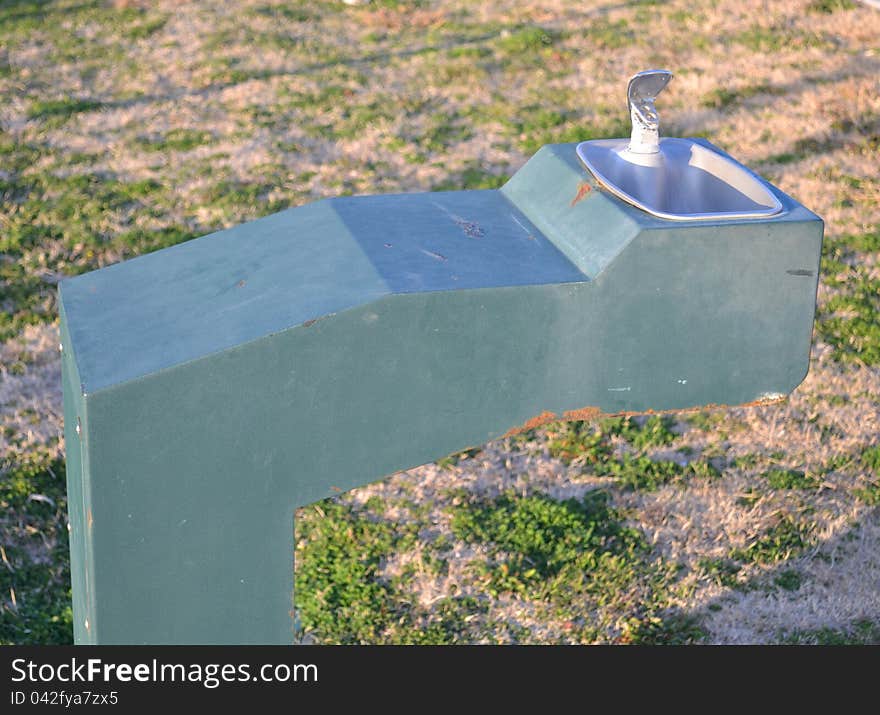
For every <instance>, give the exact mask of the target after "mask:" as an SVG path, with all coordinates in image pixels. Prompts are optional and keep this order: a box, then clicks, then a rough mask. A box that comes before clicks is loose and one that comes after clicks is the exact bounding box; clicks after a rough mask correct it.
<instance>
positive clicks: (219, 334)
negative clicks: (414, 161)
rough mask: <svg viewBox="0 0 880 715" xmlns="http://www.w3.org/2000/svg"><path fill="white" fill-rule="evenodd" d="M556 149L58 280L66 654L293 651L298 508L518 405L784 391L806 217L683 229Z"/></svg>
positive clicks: (563, 407)
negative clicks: (69, 562) (68, 552)
mask: <svg viewBox="0 0 880 715" xmlns="http://www.w3.org/2000/svg"><path fill="white" fill-rule="evenodd" d="M573 156H574V145H560V146H554V147H548V148H545V149H544V150H542V152H539V154H538V155H536V157H535V158H534V159H533V160H532V161H531V162H529V164H527V165H526V166H525V167H524V168H523V169H522V170H521V171H520V172H519V173H518V174H517V175H516V176H515V177H514V178H513V179H512V180H511V182H510V184H508V185H507V186H506V187H505V188H504V190H502V191H501V192H495V191H480V192H450V193H443V194H422V195H400V196H393V197H361V198H357V199H342V200H333V201H329V202H321V203H319V204H317V205H312V206H308V207H303V208H300V209H294V210H291V211H288V212H283V213H282V214H279V215H277V216H275V217H270V219H268V220H264V221H263V222H262V223H261V222H253V223H251V224H246V225H245V226H241V227H237V228H235V229H231V230H229V231H224V232H221V233H218V234H214V235H213V236H209V237H205V238H203V239H198V240H197V241H193V242H190V243H188V244H184V245H182V246H179V247H174V248H171V249H166V250H164V251H160V252H157V253H155V254H152V255H151V256H146V257H143V258H140V259H136V260H133V261H129V262H128V263H125V264H121V265H119V266H114V267H111V268H109V269H103V270H102V271H98V272H96V273H93V274H90V275H87V276H82V277H80V278H76V279H72V280H70V281H66V282H64V283H63V284H62V287H61V301H62V306H63V312H62V325H63V330H62V340H63V343H64V347H65V386H64V387H65V419H66V421H67V424H68V429H67V430H66V439H67V440H68V444H69V445H70V446H69V451H68V460H69V462H70V467H69V470H68V475H69V480H70V485H69V496H70V510H71V527H72V534H71V549H72V552H74V553H73V555H74V560H73V568H74V571H75V576H74V617H75V620H76V621H77V625H76V639H77V642H83V643H85V642H90V643H91V642H97V643H156V642H158V643H222V642H241V643H275V642H289V640H290V637H291V625H292V619H291V608H292V601H291V599H292V590H293V582H292V577H293V569H292V554H293V542H292V535H293V511H294V509H295V508H296V507H297V506H300V505H304V504H308V503H311V502H313V501H315V500H317V499H321V498H324V497H326V496H329V495H331V494H334V493H338V492H339V491H344V490H347V489H351V488H353V487H356V486H359V485H362V484H365V483H368V482H371V481H374V480H376V479H379V478H381V477H383V476H385V475H387V474H389V473H392V472H394V471H397V470H400V469H404V468H407V467H411V466H415V465H418V464H422V463H424V462H427V461H430V460H433V459H436V458H438V457H440V456H443V455H445V454H448V453H450V452H453V451H456V450H460V449H463V448H465V447H468V446H472V445H475V444H481V443H483V442H485V441H486V440H488V439H492V438H494V437H497V436H499V435H502V434H504V433H505V432H506V431H508V430H510V429H511V428H514V427H517V426H518V425H521V424H523V423H525V422H526V421H527V420H530V419H531V418H533V417H535V416H537V415H542V414H544V415H546V414H547V413H553V414H555V415H564V414H565V413H566V412H569V411H576V410H582V409H583V408H590V409H595V410H598V411H603V412H618V411H634V412H635V411H645V410H660V409H681V408H688V407H694V406H699V405H705V404H733V403H736V404H739V403H747V402H751V401H754V400H763V399H767V398H770V397H774V396H779V395H783V394H786V393H788V392H790V391H791V390H792V389H794V388H795V387H796V386H797V384H798V383H799V382H800V381H801V380H802V379H803V377H804V375H805V374H806V371H807V368H808V357H809V346H810V333H811V328H812V320H813V314H814V309H815V292H816V281H817V275H818V263H819V255H820V250H821V238H822V224H821V221H820V220H819V219H818V218H817V217H815V216H814V215H813V214H811V213H809V212H808V211H806V209H803V208H802V207H800V206H799V205H798V204H796V202H794V201H793V200H792V199H790V198H788V197H784V196H783V195H781V194H780V198H781V199H782V200H783V201H784V203H785V205H786V213H785V214H783V215H782V216H780V217H776V218H774V219H773V220H769V221H762V222H754V221H752V222H745V221H738V222H729V223H725V224H713V223H711V222H697V223H694V224H689V225H687V226H682V225H674V224H670V223H669V222H665V221H661V220H657V219H653V218H651V217H648V216H647V215H644V216H641V215H638V213H640V212H637V210H635V209H632V208H631V207H628V206H626V205H624V204H622V203H621V202H619V201H618V200H617V199H615V198H613V197H611V196H609V195H607V194H605V193H604V192H603V191H601V190H600V189H599V188H598V187H595V186H594V187H592V188H591V191H589V192H587V193H586V194H585V195H582V196H581V197H580V199H579V200H578V201H573V198H574V197H575V196H576V195H577V192H578V191H579V189H578V187H579V186H581V185H583V183H584V182H588V181H589V180H588V179H587V176H586V172H585V171H583V170H582V169H579V168H578V167H579V165H578V164H577V163H576V160H575V162H573V161H572V157H573ZM554 167H555V168H554ZM529 186H531V187H532V191H531V192H530V191H529V190H528V189H529ZM548 186H549V187H553V186H555V187H556V190H555V191H551V190H549V189H548V188H547V187H548ZM534 197H538V199H540V200H537V199H535V198H534ZM315 206H317V207H318V208H315ZM542 207H543V208H542ZM544 209H546V210H544ZM615 216H617V218H615ZM621 227H623V228H621ZM263 236H265V238H263ZM239 239H240V240H239ZM386 244H389V245H390V247H388V246H386ZM321 246H326V247H327V252H326V253H325V252H324V251H322V250H321V248H320V247H321ZM316 247H317V248H316ZM432 254H439V255H440V256H442V257H443V258H437V257H436V256H434V255H432ZM444 258H445V260H443V259H444ZM165 271H167V273H168V274H170V275H168V276H166V275H165ZM242 280H243V281H245V287H246V286H252V288H253V289H254V291H255V292H254V294H252V295H249V296H246V295H244V294H243V292H241V291H239V292H237V290H236V289H235V286H236V285H237V281H242ZM316 291H317V292H318V293H319V294H320V295H315V292H316ZM139 298H140V300H139ZM77 371H79V375H77ZM80 376H82V380H81V379H80ZM83 383H84V385H85V386H83ZM579 414H582V413H579ZM77 419H78V420H80V423H81V424H82V426H83V429H82V433H81V434H80V435H76V434H75V433H73V434H72V433H71V431H70V429H69V425H71V424H76V420H77ZM71 440H75V443H74V444H71ZM86 620H88V627H86V625H85V622H86Z"/></svg>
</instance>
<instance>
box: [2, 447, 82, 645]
mask: <svg viewBox="0 0 880 715" xmlns="http://www.w3.org/2000/svg"><path fill="white" fill-rule="evenodd" d="M65 486H66V485H65V471H64V460H63V459H60V458H49V457H46V456H44V455H41V454H40V453H39V452H36V453H31V454H30V456H29V457H28V459H27V461H25V462H24V463H19V464H16V465H7V466H6V467H5V468H4V469H0V512H2V513H3V514H15V518H14V519H10V520H4V521H3V522H2V523H0V545H2V547H3V553H2V554H0V557H2V560H3V563H0V645H28V644H30V645H47V644H70V643H72V642H73V626H72V614H71V608H70V565H69V557H68V543H67V528H66V526H65V525H66V522H67V502H66V488H65ZM13 595H14V598H13Z"/></svg>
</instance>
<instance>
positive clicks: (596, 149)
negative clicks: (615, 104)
mask: <svg viewBox="0 0 880 715" xmlns="http://www.w3.org/2000/svg"><path fill="white" fill-rule="evenodd" d="M671 79H672V73H671V72H669V71H668V70H659V69H655V70H645V71H644V72H639V73H637V74H635V75H633V76H632V77H631V78H630V80H629V84H628V85H627V88H626V98H627V103H628V105H629V112H630V119H631V120H632V136H631V137H630V138H629V139H599V140H594V141H586V142H581V143H580V144H579V145H578V147H577V154H578V156H579V157H580V158H581V161H583V162H584V164H586V166H587V168H588V169H589V170H590V171H591V172H592V173H593V175H594V176H595V177H596V179H597V180H598V181H599V182H600V183H601V184H602V185H604V186H605V187H606V188H607V189H608V190H609V191H611V192H612V193H613V194H615V195H617V196H619V197H620V198H621V199H623V200H624V201H626V202H628V203H630V204H632V205H633V206H638V207H639V208H640V209H642V210H643V211H647V212H648V213H650V214H653V215H654V216H659V217H660V218H664V219H669V220H671V221H699V220H705V219H714V220H723V219H748V218H766V217H767V216H773V215H774V214H778V213H779V212H780V211H782V204H781V203H780V202H779V199H777V198H776V195H775V194H774V193H773V192H772V191H771V190H770V189H769V188H768V187H767V185H766V184H764V182H762V181H761V180H760V179H759V178H758V177H757V176H755V175H754V174H753V173H751V172H750V171H749V170H748V169H746V168H745V167H744V166H742V165H741V164H738V163H736V162H735V161H733V160H732V159H730V158H729V157H727V156H726V155H724V154H721V153H719V152H718V151H716V150H715V149H713V148H711V147H709V146H706V145H704V144H701V143H699V142H696V141H694V140H692V139H669V138H667V139H660V131H659V129H660V117H659V115H658V114H657V108H656V107H655V105H654V102H655V100H656V99H657V95H658V94H660V92H662V91H663V90H664V89H665V87H666V85H668V84H669V82H670V80H671Z"/></svg>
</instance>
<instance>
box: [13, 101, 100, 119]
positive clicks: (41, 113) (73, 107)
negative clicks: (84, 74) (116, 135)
mask: <svg viewBox="0 0 880 715" xmlns="http://www.w3.org/2000/svg"><path fill="white" fill-rule="evenodd" d="M101 106H102V104H101V102H96V101H95V100H92V99H81V98H76V97H64V98H63V99H38V100H35V101H33V102H31V105H30V106H29V107H28V111H27V118H28V119H41V120H46V119H57V120H66V119H68V118H69V117H71V116H73V115H74V114H80V113H82V112H93V111H95V110H96V109H100V108H101Z"/></svg>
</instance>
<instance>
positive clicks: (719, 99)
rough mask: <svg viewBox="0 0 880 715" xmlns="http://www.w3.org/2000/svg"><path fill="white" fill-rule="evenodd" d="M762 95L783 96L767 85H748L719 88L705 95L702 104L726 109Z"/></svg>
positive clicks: (777, 90)
mask: <svg viewBox="0 0 880 715" xmlns="http://www.w3.org/2000/svg"><path fill="white" fill-rule="evenodd" d="M762 94H768V95H770V94H781V91H780V90H779V89H777V88H774V87H773V86H771V85H769V84H766V83H761V84H752V85H746V86H745V87H738V88H733V87H717V88H715V89H713V90H712V91H711V92H708V93H707V94H705V95H703V97H702V99H701V100H700V104H701V105H702V106H704V107H709V108H713V109H726V108H727V107H730V106H732V105H734V104H739V103H741V102H744V101H745V100H747V99H751V98H752V97H757V96H759V95H762Z"/></svg>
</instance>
